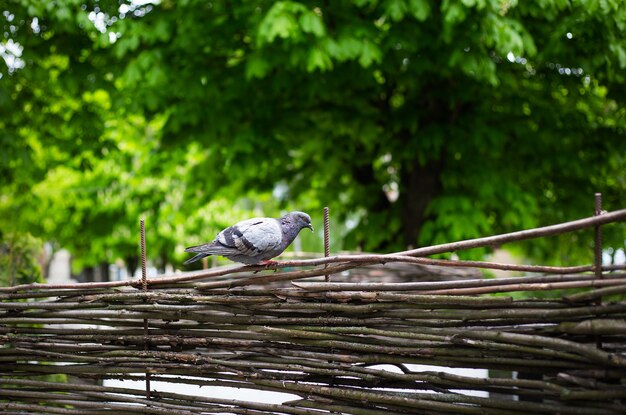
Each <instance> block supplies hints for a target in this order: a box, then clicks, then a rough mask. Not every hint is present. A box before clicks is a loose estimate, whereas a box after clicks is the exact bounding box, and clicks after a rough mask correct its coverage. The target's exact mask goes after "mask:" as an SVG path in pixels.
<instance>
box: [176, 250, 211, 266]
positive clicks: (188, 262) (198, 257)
mask: <svg viewBox="0 0 626 415" xmlns="http://www.w3.org/2000/svg"><path fill="white" fill-rule="evenodd" d="M207 256H210V254H205V253H204V252H201V253H199V254H197V255H195V256H193V257H191V258H189V259H188V260H187V261H185V262H183V265H188V264H191V263H192V262H196V261H199V260H201V259H202V258H204V257H207Z"/></svg>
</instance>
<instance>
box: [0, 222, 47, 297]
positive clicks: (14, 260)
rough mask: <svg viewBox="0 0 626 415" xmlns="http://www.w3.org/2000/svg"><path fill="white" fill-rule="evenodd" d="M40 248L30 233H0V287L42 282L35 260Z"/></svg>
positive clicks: (40, 245) (39, 244)
mask: <svg viewBox="0 0 626 415" xmlns="http://www.w3.org/2000/svg"><path fill="white" fill-rule="evenodd" d="M42 248H43V247H42V243H41V241H39V240H37V239H36V238H34V237H32V236H31V235H27V234H26V235H24V234H19V235H16V234H2V233H0V287H7V286H10V285H17V284H29V283H33V282H43V275H42V273H41V265H40V264H39V263H38V261H37V258H38V257H39V256H40V255H41V252H42Z"/></svg>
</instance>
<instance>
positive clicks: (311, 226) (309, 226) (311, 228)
mask: <svg viewBox="0 0 626 415" xmlns="http://www.w3.org/2000/svg"><path fill="white" fill-rule="evenodd" d="M306 227H307V228H309V229H310V230H311V232H313V225H311V224H310V223H309V224H308V225H306Z"/></svg>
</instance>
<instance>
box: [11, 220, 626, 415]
mask: <svg viewBox="0 0 626 415" xmlns="http://www.w3.org/2000/svg"><path fill="white" fill-rule="evenodd" d="M624 219H626V210H622V211H617V212H611V213H607V214H604V215H601V216H596V217H593V218H588V219H583V220H580V221H575V222H569V223H566V224H561V225H555V226H552V227H546V228H539V229H536V230H531V231H523V232H518V233H515V234H507V235H500V236H496V237H489V238H481V239H479V240H473V241H463V242H457V243H453V244H447V245H445V246H438V247H428V248H420V249H418V250H413V251H407V252H403V253H397V254H390V255H344V256H335V257H329V258H319V259H313V260H296V261H288V262H284V263H282V264H280V265H279V266H278V267H277V268H286V267H289V268H290V270H282V271H281V272H271V271H264V272H262V273H258V274H253V273H252V272H254V271H259V270H261V268H260V267H235V268H232V267H231V268H227V269H221V268H220V269H212V270H207V271H202V272H195V273H186V274H181V275H172V276H165V277H159V278H152V279H147V280H145V285H142V282H141V281H116V282H105V283H89V284H75V285H36V284H35V285H25V286H16V287H4V288H0V300H1V301H0V343H1V344H2V345H3V346H2V348H0V362H1V366H0V411H1V412H2V413H8V414H85V413H89V414H100V413H102V414H104V413H106V414H118V413H120V414H122V413H129V414H132V413H147V414H223V413H235V414H303V415H317V414H323V413H329V412H333V413H346V414H368V415H369V414H372V415H373V414H385V415H388V414H406V413H413V414H414V413H420V414H422V413H423V414H444V413H445V414H449V413H452V414H457V413H468V414H474V413H476V414H528V413H537V414H541V413H563V414H566V413H567V414H613V413H615V414H617V413H624V412H625V410H624V405H623V403H624V400H626V384H625V383H626V301H623V300H621V299H620V297H619V294H623V293H625V292H626V279H625V278H624V277H625V275H624V273H623V272H621V271H620V267H612V268H608V267H605V268H604V269H602V270H600V269H598V268H597V267H596V266H593V265H581V266H573V267H561V268H557V267H543V266H521V265H518V266H513V265H505V264H494V263H486V262H467V261H444V260H433V259H429V258H423V257H419V256H420V255H428V254H432V253H436V252H433V251H438V252H445V251H446V250H448V251H449V250H456V249H462V248H467V247H471V246H484V245H493V244H499V243H502V242H507V241H511V240H516V239H525V238H528V237H536V236H542V235H548V234H555V233H561V232H565V231H573V230H576V229H582V228H585V227H589V226H592V227H593V226H595V227H599V226H600V225H602V224H607V223H610V222H614V221H622V220H624ZM546 232H547V233H546ZM391 263H404V264H409V265H410V266H415V267H418V266H419V267H421V268H420V269H421V270H422V271H423V269H424V268H423V267H424V266H425V265H429V266H430V265H437V266H439V267H445V266H455V267H458V266H463V267H479V268H502V269H517V270H520V271H528V272H532V274H531V275H529V276H522V277H514V278H505V279H479V278H471V279H468V278H463V279H460V280H455V281H434V282H433V281H423V282H397V283H381V282H377V281H362V282H343V281H347V280H353V279H354V277H353V276H352V277H350V276H349V275H348V276H347V277H346V276H345V275H344V274H349V271H350V270H355V269H360V270H361V271H365V272H367V270H370V269H372V267H377V268H376V269H380V268H381V264H391ZM301 266H302V267H304V266H306V267H307V268H305V269H301V268H298V267H301ZM294 267H296V268H294ZM384 267H385V266H382V268H384ZM621 268H623V267H621ZM263 269H264V268H263ZM599 271H602V272H599ZM326 274H332V279H331V281H330V282H325V281H324V277H323V276H324V275H326ZM207 277H211V279H210V280H207ZM143 287H145V290H144V289H142V288H143ZM581 287H589V289H588V290H583V291H581V290H576V291H571V289H573V288H577V289H579V288H581ZM528 290H535V291H537V290H540V291H542V292H543V297H544V298H542V299H516V298H518V297H517V296H516V295H515V293H516V292H520V291H528ZM614 295H617V296H616V297H615V296H614ZM612 296H613V297H612ZM603 298H604V300H603ZM415 364H426V365H436V366H447V367H457V368H460V367H463V368H483V369H488V370H490V371H491V374H492V376H490V377H487V378H477V377H470V376H460V375H453V374H449V373H442V372H441V371H438V370H432V371H424V370H416V369H414V366H413V365H415ZM511 373H514V374H518V375H517V376H512V375H511ZM58 374H62V375H69V376H70V379H72V380H76V379H80V380H83V381H95V382H81V383H65V382H59V381H51V379H50V377H49V375H58ZM46 375H48V376H46ZM103 379H130V380H141V381H146V383H147V386H148V388H147V390H135V389H128V388H114V387H104V386H100V384H99V383H98V382H99V381H101V380H103ZM155 381H163V382H175V383H179V384H180V383H187V384H193V385H211V386H229V387H236V388H242V392H241V396H242V399H240V400H232V399H223V398H220V397H219V396H215V397H200V396H192V395H182V394H176V393H168V392H163V391H158V390H154V388H152V387H150V383H149V382H155ZM152 384H153V385H154V383H152ZM250 389H256V390H268V391H277V392H287V393H290V394H293V395H296V396H299V399H294V400H290V401H288V402H284V403H282V404H262V403H254V402H249V401H247V400H246V399H245V396H246V392H245V391H246V390H250ZM466 391H483V392H487V393H488V395H487V397H480V396H471V395H468V394H466V393H465V392H466Z"/></svg>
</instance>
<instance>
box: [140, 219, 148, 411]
mask: <svg viewBox="0 0 626 415" xmlns="http://www.w3.org/2000/svg"><path fill="white" fill-rule="evenodd" d="M139 232H140V234H141V286H142V288H143V291H146V292H147V291H148V278H147V270H146V225H145V221H144V220H143V219H140V220H139ZM143 336H144V344H143V350H144V351H145V352H147V351H148V319H147V318H144V319H143ZM145 379H146V398H147V399H150V373H149V372H148V371H146V377H145Z"/></svg>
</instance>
